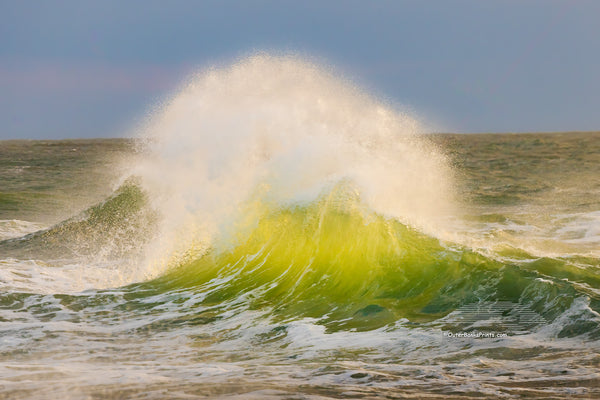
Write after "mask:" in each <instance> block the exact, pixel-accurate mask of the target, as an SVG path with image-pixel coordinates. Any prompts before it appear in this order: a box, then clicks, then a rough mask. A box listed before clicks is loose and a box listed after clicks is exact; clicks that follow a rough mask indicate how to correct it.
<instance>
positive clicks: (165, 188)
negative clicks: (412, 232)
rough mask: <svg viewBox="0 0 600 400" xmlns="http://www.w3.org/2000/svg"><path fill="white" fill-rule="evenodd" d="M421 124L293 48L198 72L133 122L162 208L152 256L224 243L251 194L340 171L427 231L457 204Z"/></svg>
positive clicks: (304, 194) (279, 193)
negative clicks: (142, 121) (144, 119)
mask: <svg viewBox="0 0 600 400" xmlns="http://www.w3.org/2000/svg"><path fill="white" fill-rule="evenodd" d="M420 133H422V128H421V127H420V125H419V123H418V122H417V121H416V120H415V119H413V118H411V117H410V116H409V115H406V114H404V113H402V112H399V111H397V110H394V109H392V108H390V107H389V106H387V105H386V104H383V103H381V102H379V101H377V100H376V99H374V98H372V97H370V96H368V95H367V94H365V93H364V92H362V91H360V90H359V89H357V88H356V87H355V86H354V85H352V84H350V83H348V82H347V81H345V80H342V79H340V78H337V77H336V76H335V72H334V71H331V70H329V69H327V68H324V67H321V66H318V65H316V64H313V63H311V62H308V61H305V60H302V59H300V58H299V57H296V56H271V55H265V54H259V55H254V56H251V57H248V58H245V59H241V60H239V61H238V62H237V63H235V64H234V65H231V66H227V67H223V68H218V69H209V70H207V71H204V72H201V73H198V74H197V75H195V76H194V77H193V78H191V79H190V81H189V83H188V84H187V85H185V86H184V87H183V88H182V89H181V91H180V92H179V93H177V94H176V95H175V96H173V98H172V99H171V100H170V101H168V102H166V103H165V104H164V106H163V107H162V108H161V109H159V110H158V111H157V112H155V113H154V114H153V115H152V116H151V118H150V119H149V121H148V123H147V124H146V125H145V126H144V127H143V129H141V131H140V133H139V137H140V138H141V139H142V141H144V142H145V143H147V148H146V149H145V150H146V154H147V158H146V160H145V161H143V162H141V163H139V164H138V165H136V166H135V168H134V169H133V171H132V173H133V174H135V175H137V176H140V177H141V178H142V185H143V187H144V189H145V190H146V191H147V192H148V193H149V196H150V198H151V202H152V206H153V207H155V208H156V209H157V210H158V211H159V213H160V214H161V215H162V217H163V220H162V225H161V231H160V234H159V240H158V241H156V242H154V243H153V244H152V246H151V250H150V253H149V258H148V259H149V260H150V261H149V262H154V261H157V260H159V261H160V262H161V263H162V262H165V260H172V258H173V256H174V257H175V258H180V257H181V256H182V255H185V257H188V256H189V255H190V249H197V251H198V252H199V253H198V254H201V253H202V251H204V250H205V249H206V248H207V247H208V246H211V245H215V243H217V242H219V243H221V244H223V243H225V244H226V243H227V242H229V241H230V240H231V239H232V237H235V236H236V235H238V236H239V230H240V224H239V221H242V220H245V221H246V222H245V223H246V225H250V227H251V225H252V223H254V224H256V223H258V220H256V216H257V215H258V214H260V213H257V212H256V210H255V212H253V211H252V210H251V209H250V208H251V207H249V204H254V205H255V206H256V207H259V208H260V207H267V208H271V209H272V210H277V208H279V207H284V206H289V205H293V204H307V203H310V202H311V201H314V200H315V199H316V198H317V197H318V196H319V195H321V194H323V193H324V192H326V191H328V190H330V189H331V188H332V187H333V185H335V184H337V183H338V182H340V181H348V182H351V183H352V185H353V187H354V189H355V190H356V191H357V192H358V193H359V194H360V198H361V199H362V201H363V202H364V203H365V204H366V205H367V206H368V207H369V208H371V209H372V210H374V211H375V212H377V213H379V214H381V215H384V216H387V217H390V218H395V219H398V220H400V221H403V222H404V223H408V224H410V225H412V226H415V227H418V228H419V229H423V230H425V231H427V232H430V233H433V232H435V230H436V229H435V228H436V223H437V222H439V217H440V216H443V215H447V214H448V213H449V212H451V210H452V209H453V207H454V198H453V190H452V189H453V178H452V172H451V170H450V168H449V167H448V163H447V160H446V159H445V157H444V156H443V155H442V154H441V153H440V152H439V151H437V150H436V148H435V147H434V146H432V145H430V144H429V143H427V141H426V140H425V139H423V138H422V137H421V136H420V135H419V134H420ZM259 204H260V205H259ZM232 232H233V233H234V235H232ZM192 253H194V251H192ZM167 262H170V261H167Z"/></svg>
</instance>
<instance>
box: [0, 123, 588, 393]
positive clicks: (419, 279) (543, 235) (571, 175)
mask: <svg viewBox="0 0 600 400" xmlns="http://www.w3.org/2000/svg"><path fill="white" fill-rule="evenodd" d="M424 141H425V142H427V143H430V144H429V145H431V144H433V145H434V146H435V147H436V148H437V149H438V151H440V152H441V153H444V154H446V155H447V156H448V162H449V163H450V164H451V165H452V171H453V175H454V176H453V178H452V179H453V186H452V187H453V191H454V193H455V195H456V197H457V199H458V201H457V204H458V206H457V207H455V208H454V209H453V212H451V213H446V214H444V215H443V216H442V217H440V221H441V222H439V224H438V225H437V226H436V229H437V230H433V229H430V230H428V229H425V228H423V229H422V228H420V227H414V226H412V225H411V224H410V223H407V222H406V221H402V219H396V218H390V217H389V216H387V217H386V216H383V215H381V213H378V212H375V211H374V210H372V209H371V208H369V207H368V206H367V205H366V204H365V201H363V199H362V198H361V193H360V191H359V190H358V189H357V188H356V187H355V186H354V185H353V183H352V182H351V181H347V180H340V181H338V182H336V183H335V185H333V186H330V187H328V188H327V189H326V190H324V191H322V192H320V194H319V195H318V196H317V197H316V198H315V199H313V200H310V201H301V202H295V203H286V204H283V205H281V204H280V205H277V206H274V203H273V202H265V201H262V200H261V201H259V200H252V201H250V202H248V203H245V205H243V206H240V207H241V209H242V211H239V215H241V216H242V217H238V219H236V221H235V223H233V225H228V226H230V227H229V228H227V229H228V232H233V233H229V234H228V235H227V237H228V238H229V239H228V240H225V239H222V238H221V239H219V240H216V241H215V240H213V241H208V242H207V241H205V240H203V239H202V238H203V237H204V236H203V235H205V232H207V231H208V230H209V228H210V227H209V226H205V225H202V224H200V225H194V226H193V227H192V228H186V230H184V231H178V230H174V229H173V228H172V227H171V225H170V224H169V223H168V221H167V222H165V219H164V215H163V214H161V212H160V210H161V208H160V207H159V206H157V204H161V205H162V204H164V203H157V198H156V195H155V193H154V192H152V188H151V185H148V184H147V181H148V180H149V179H146V178H144V177H148V176H151V175H149V174H147V173H146V170H141V169H139V168H137V167H135V166H137V165H138V164H140V163H139V161H138V160H139V159H141V158H143V157H147V156H146V155H143V154H140V153H138V152H136V151H135V147H136V144H135V142H134V141H131V140H117V139H114V140H82V141H8V142H0V220H1V221H0V240H1V241H0V397H3V398H58V397H63V398H76V399H79V398H140V399H142V398H143V399H146V398H188V397H201V398H202V397H210V398H214V397H220V396H223V397H229V396H241V397H242V398H374V397H383V398H438V397H439V398H442V397H443V398H454V397H456V398H463V397H464V398H505V397H506V398H513V397H525V398H526V397H541V398H595V397H599V396H600V389H599V388H600V355H599V350H600V314H599V312H600V252H599V251H600V202H599V200H598V199H599V198H600V197H599V196H600V133H565V134H524V135H513V134H495V135H439V136H432V137H428V138H426V139H424ZM132 165H133V166H134V167H132ZM136 168H137V169H136ZM144 173H146V175H144ZM173 176H177V175H173ZM193 177H194V175H193V174H192V182H193V179H194V178H193ZM144 179H146V180H144ZM172 179H175V178H172ZM150 181H151V179H150ZM186 182H188V181H186ZM199 186H200V185H199ZM211 190H213V192H214V193H219V192H218V191H219V190H221V189H220V188H219V187H216V188H213V189H211ZM199 193H202V196H206V192H205V191H201V192H199ZM202 196H201V197H200V200H202V199H204V197H202ZM260 198H261V197H260V196H259V197H257V198H256V199H260ZM169 199H170V200H169V202H173V201H174V200H172V199H173V198H172V197H170V198H169ZM163 209H164V207H163ZM172 209H173V210H175V211H177V212H179V211H181V207H180V206H179V205H178V204H177V203H173V204H172ZM171 211H172V210H171ZM172 212H173V214H172V215H174V216H176V215H177V213H175V212H174V211H172ZM228 212H229V211H228ZM236 212H237V211H236ZM236 215H238V214H236ZM231 226H233V228H231ZM164 232H169V234H168V235H165V233H164ZM173 243H175V245H173ZM182 243H183V244H182ZM207 243H208V244H207ZM167 245H168V246H171V247H173V246H175V248H176V251H175V253H173V254H175V256H173V255H172V254H171V256H164V257H163V256H160V254H162V253H160V252H159V251H158V250H159V249H162V248H163V247H165V246H167ZM177 246H179V247H177ZM161 257H162V258H161Z"/></svg>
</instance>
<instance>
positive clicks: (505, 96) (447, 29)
mask: <svg viewBox="0 0 600 400" xmlns="http://www.w3.org/2000/svg"><path fill="white" fill-rule="evenodd" d="M599 20H600V1H597V0H589V1H586V0H571V1H568V0H563V1H557V0H539V1H534V0H515V1H509V0H503V1H494V0H484V1H482V0H470V1H467V0H463V1H458V0H457V1H452V0H439V1H418V0H414V1H401V0H395V1H361V0H357V1H350V0H348V1H326V0H320V1H306V0H303V1H293V2H292V1H281V0H280V1H258V0H256V1H252V0H246V1H241V0H240V1H223V0H219V1H173V0H171V1H154V0H143V1H123V0H119V1H107V0H103V1H94V2H93V1H81V0H77V1H16V0H15V1H13V0H0V139H8V138H69V137H108V136H121V135H123V134H124V132H125V131H126V128H127V127H128V126H130V125H131V124H133V123H134V122H135V121H137V120H139V119H140V118H142V117H143V115H144V113H145V112H146V111H147V110H149V108H150V106H151V105H152V104H155V103H156V102H158V101H159V100H160V99H161V98H163V97H164V96H166V95H167V94H169V93H170V92H172V91H173V90H174V89H175V88H176V87H177V84H178V83H179V82H181V81H182V79H184V78H185V76H186V74H188V73H190V72H191V71H194V70H196V69H198V68H202V67H203V66H210V65H212V64H215V63H223V62H226V61H228V60H233V59H234V58H235V57H237V56H239V55H242V54H246V53H249V52H251V51H253V50H276V51H297V52H301V53H305V54H310V55H313V56H316V57H319V58H321V59H324V60H326V61H327V62H328V63H330V64H332V65H334V66H335V67H337V68H339V69H340V71H343V73H344V74H346V75H348V76H350V77H351V78H353V79H355V80H356V82H358V83H359V84H360V85H361V86H363V87H364V88H366V89H367V90H368V91H371V92H373V93H375V94H376V95H377V96H380V97H381V98H385V99H387V100H391V101H392V102H394V103H397V104H401V105H403V106H404V107H407V108H408V109H410V110H414V112H416V114H417V115H418V116H420V118H422V119H425V121H429V122H430V124H431V126H435V127H437V129H438V130H443V131H455V132H480V131H481V132H490V131H494V132H500V131H559V130H600V22H599Z"/></svg>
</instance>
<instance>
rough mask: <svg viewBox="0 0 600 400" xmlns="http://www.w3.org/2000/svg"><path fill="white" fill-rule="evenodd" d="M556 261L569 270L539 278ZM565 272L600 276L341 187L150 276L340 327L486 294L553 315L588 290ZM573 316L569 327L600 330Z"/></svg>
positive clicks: (378, 323)
mask: <svg viewBox="0 0 600 400" xmlns="http://www.w3.org/2000/svg"><path fill="white" fill-rule="evenodd" d="M548 269H559V270H562V271H564V272H563V274H562V275H561V274H560V273H556V271H554V275H552V274H550V276H556V277H558V278H551V279H539V278H541V277H545V276H546V274H545V272H548ZM565 274H566V275H565ZM564 276H569V277H570V278H571V279H574V280H576V281H577V280H579V281H581V282H586V281H587V282H590V283H591V284H593V285H595V286H596V287H597V285H598V283H599V282H597V280H598V278H597V277H595V275H594V274H593V273H591V272H590V273H586V272H585V271H584V270H581V269H579V268H577V267H574V266H572V265H569V264H568V263H567V262H565V261H564V260H552V259H540V260H537V261H535V262H532V261H522V262H514V263H503V262H501V261H498V260H494V259H491V258H488V257H485V256H483V255H481V254H478V253H476V252H473V251H470V250H468V249H465V248H461V247H459V246H452V245H445V244H442V243H440V241H439V240H437V239H435V238H433V237H430V236H427V235H425V234H423V233H420V232H419V231H417V230H415V229H412V228H410V227H408V226H406V225H404V224H402V223H400V222H398V221H397V220H394V219H387V218H384V217H382V216H380V215H377V214H375V213H373V212H369V211H365V209H364V207H362V206H361V204H360V201H359V200H358V199H357V198H353V197H352V196H347V195H346V193H345V192H344V191H340V190H333V191H332V192H331V193H329V194H328V195H326V196H324V197H322V198H321V199H320V200H319V201H316V202H314V203H312V204H309V205H302V206H300V205H296V206H289V207H284V208H278V209H270V210H268V211H265V212H264V213H263V215H262V217H260V218H259V221H258V223H257V224H256V225H255V226H254V228H253V229H252V230H251V231H250V233H249V234H246V235H244V236H243V237H240V238H238V239H237V244H236V245H233V246H229V247H225V248H218V247H217V246H215V247H213V248H212V249H211V250H210V251H209V252H208V253H206V254H204V255H203V256H201V257H199V258H198V259H196V260H194V261H192V262H186V263H185V264H183V265H181V266H179V267H178V268H175V269H174V270H172V271H171V272H169V273H168V274H166V275H165V276H163V277H161V278H159V279H157V280H155V281H153V282H150V283H148V285H150V286H152V287H153V288H154V289H158V290H160V291H170V290H181V289H187V290H192V291H195V292H201V293H204V294H205V298H204V300H203V304H204V305H210V306H217V307H218V306H219V305H222V304H231V303H240V302H242V303H245V306H246V307H248V308H250V309H254V310H268V313H269V317H270V318H275V319H280V320H288V319H290V318H292V319H295V318H304V317H309V318H314V319H315V320H316V321H318V323H319V324H323V325H325V326H326V327H327V328H328V330H329V331H337V330H349V329H350V330H370V329H375V328H380V327H382V326H385V325H388V324H392V323H395V322H397V321H399V320H408V322H409V323H429V322H433V321H436V320H438V319H440V318H442V317H444V316H446V315H448V314H449V313H450V312H452V311H455V310H457V309H459V308H460V307H462V306H465V305H469V304H476V303H481V302H503V303H506V302H508V303H511V304H513V305H515V306H517V305H521V306H522V305H525V306H527V307H528V308H529V309H531V310H533V311H534V312H536V313H539V315H540V316H542V318H546V321H548V320H550V321H551V320H553V319H554V318H556V317H557V316H558V315H560V314H561V313H562V312H564V311H565V310H567V309H568V308H569V307H570V306H571V304H572V302H573V300H574V299H576V298H577V297H578V296H580V295H582V294H584V293H583V292H581V291H578V290H577V289H576V286H575V285H573V284H572V283H569V282H568V281H565V280H561V279H560V278H561V277H564ZM588 295H589V293H588ZM594 301H595V300H594ZM593 306H595V307H597V304H595V303H594V305H593ZM513 308H514V307H513ZM513 311H514V310H513ZM573 324H574V325H573V326H570V328H569V327H565V329H564V330H565V332H566V333H565V334H569V332H570V333H571V334H579V333H582V329H583V330H584V331H589V330H590V329H592V328H593V329H592V330H597V326H596V325H594V327H591V326H589V324H588V325H587V326H582V325H581V321H574V322H573Z"/></svg>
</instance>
